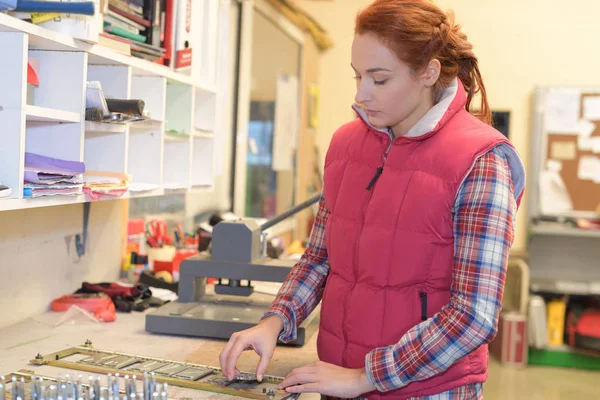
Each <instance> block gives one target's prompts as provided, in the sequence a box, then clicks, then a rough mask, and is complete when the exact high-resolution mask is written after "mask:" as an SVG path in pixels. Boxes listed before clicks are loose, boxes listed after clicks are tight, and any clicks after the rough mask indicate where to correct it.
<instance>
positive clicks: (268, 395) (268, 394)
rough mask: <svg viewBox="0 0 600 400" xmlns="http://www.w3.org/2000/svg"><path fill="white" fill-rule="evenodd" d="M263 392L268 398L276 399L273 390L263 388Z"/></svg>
mask: <svg viewBox="0 0 600 400" xmlns="http://www.w3.org/2000/svg"><path fill="white" fill-rule="evenodd" d="M262 392H263V393H264V394H266V395H267V397H275V391H274V390H273V389H267V388H263V390H262Z"/></svg>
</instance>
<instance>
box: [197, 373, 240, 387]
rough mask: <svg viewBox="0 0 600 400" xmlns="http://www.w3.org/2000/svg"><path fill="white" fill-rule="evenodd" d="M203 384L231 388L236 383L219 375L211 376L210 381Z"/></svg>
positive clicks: (207, 380)
mask: <svg viewBox="0 0 600 400" xmlns="http://www.w3.org/2000/svg"><path fill="white" fill-rule="evenodd" d="M202 382H203V383H209V384H211V385H217V386H229V385H231V384H232V383H234V382H235V381H230V380H229V379H227V377H226V376H224V375H221V374H218V375H214V376H209V377H208V379H206V380H203V381H202Z"/></svg>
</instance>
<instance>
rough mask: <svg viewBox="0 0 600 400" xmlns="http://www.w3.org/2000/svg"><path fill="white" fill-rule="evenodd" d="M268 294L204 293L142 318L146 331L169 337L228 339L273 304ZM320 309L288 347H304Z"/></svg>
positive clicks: (316, 310) (313, 314) (312, 314)
mask: <svg viewBox="0 0 600 400" xmlns="http://www.w3.org/2000/svg"><path fill="white" fill-rule="evenodd" d="M273 299H274V297H273V296H272V295H265V294H261V293H253V294H252V295H251V296H248V297H239V296H221V295H214V294H207V295H206V296H204V297H203V298H202V300H201V301H199V302H193V303H180V302H172V303H167V304H165V305H163V306H162V307H160V308H158V309H156V310H155V311H153V312H151V313H149V314H147V315H146V331H147V332H152V333H162V334H171V335H182V336H194V337H206V338H215V339H229V338H230V337H231V335H232V334H233V333H235V332H239V331H242V330H244V329H248V328H251V327H253V326H255V325H256V324H257V323H258V321H259V320H260V318H261V317H262V315H263V314H264V313H265V311H266V310H267V309H268V308H269V306H270V305H271V303H272V302H273ZM319 314H320V307H317V309H315V310H314V311H313V312H312V313H311V315H309V316H308V318H307V319H306V320H305V321H304V322H303V323H302V324H301V325H300V327H299V328H298V337H297V339H296V340H295V341H294V342H291V343H287V344H291V345H298V346H302V345H304V344H305V343H306V342H307V341H308V340H309V339H310V338H311V337H312V335H313V334H314V333H315V332H316V331H317V329H318V326H319Z"/></svg>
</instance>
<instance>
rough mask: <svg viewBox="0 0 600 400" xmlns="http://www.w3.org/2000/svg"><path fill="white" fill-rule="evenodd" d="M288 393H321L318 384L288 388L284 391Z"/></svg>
mask: <svg viewBox="0 0 600 400" xmlns="http://www.w3.org/2000/svg"><path fill="white" fill-rule="evenodd" d="M285 390H286V391H287V392H288V393H321V392H322V391H323V390H322V388H321V384H320V383H307V384H305V385H296V386H290V387H288V388H286V389H285Z"/></svg>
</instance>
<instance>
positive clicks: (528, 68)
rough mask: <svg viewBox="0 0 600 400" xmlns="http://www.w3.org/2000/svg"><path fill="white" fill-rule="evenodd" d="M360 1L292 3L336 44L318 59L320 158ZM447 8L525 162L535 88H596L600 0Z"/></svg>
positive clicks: (341, 92)
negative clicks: (470, 47)
mask: <svg viewBox="0 0 600 400" xmlns="http://www.w3.org/2000/svg"><path fill="white" fill-rule="evenodd" d="M369 3H370V1H367V0H343V1H342V0H334V1H333V2H326V1H314V0H298V5H299V6H300V7H302V8H303V9H304V10H306V11H308V12H309V13H310V14H311V15H312V16H313V17H314V18H315V19H316V20H317V21H318V22H319V23H321V24H322V25H323V26H324V28H325V29H326V30H327V31H328V32H329V34H330V35H331V37H332V39H333V41H334V43H335V47H334V48H333V49H331V50H329V51H328V52H327V53H325V54H324V55H323V58H322V60H321V66H320V68H321V76H320V85H321V96H322V98H321V103H320V110H319V112H320V118H319V121H320V126H319V129H318V132H319V140H318V143H319V147H320V153H321V157H322V158H323V157H324V155H325V151H326V149H327V146H328V144H329V140H330V138H331V135H332V134H333V132H334V131H335V129H337V127H339V126H340V125H341V124H342V123H344V122H346V121H348V120H349V119H350V118H351V117H353V115H352V113H351V109H350V105H351V103H352V101H353V98H354V87H355V86H354V81H353V80H352V76H353V75H352V70H351V68H350V46H351V43H352V37H353V28H354V18H355V16H356V13H357V12H358V10H359V9H360V8H362V7H366V6H367V5H368V4H369ZM437 4H438V5H440V7H442V8H443V9H444V10H447V9H448V8H452V9H453V10H454V11H455V14H456V20H457V22H458V23H459V24H461V25H462V26H463V30H464V32H465V33H466V34H467V36H468V37H469V39H470V41H471V42H472V43H473V45H474V46H475V53H476V54H477V56H478V57H479V60H480V67H481V73H482V75H483V78H484V83H485V85H486V89H487V92H488V96H489V102H490V105H491V107H492V108H493V109H498V110H508V111H511V124H510V134H511V139H512V140H513V142H514V144H515V145H516V147H517V149H518V150H519V152H520V153H521V156H522V157H523V159H524V161H525V164H526V166H528V160H529V134H530V131H529V124H530V120H529V116H530V101H531V94H532V91H533V88H534V86H536V85H595V86H600V78H598V71H600V53H599V52H598V51H597V50H596V46H595V39H597V38H599V37H600V23H598V18H597V16H598V15H599V14H600V2H597V1H592V0H575V1H572V2H568V3H565V2H564V1H559V0H526V1H523V0H505V1H492V0H483V1H473V0H438V1H437ZM526 207H527V204H525V203H524V204H522V205H521V208H520V212H519V216H518V221H517V236H516V238H515V245H514V249H519V250H521V249H524V248H525V246H526V220H525V210H526Z"/></svg>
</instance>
